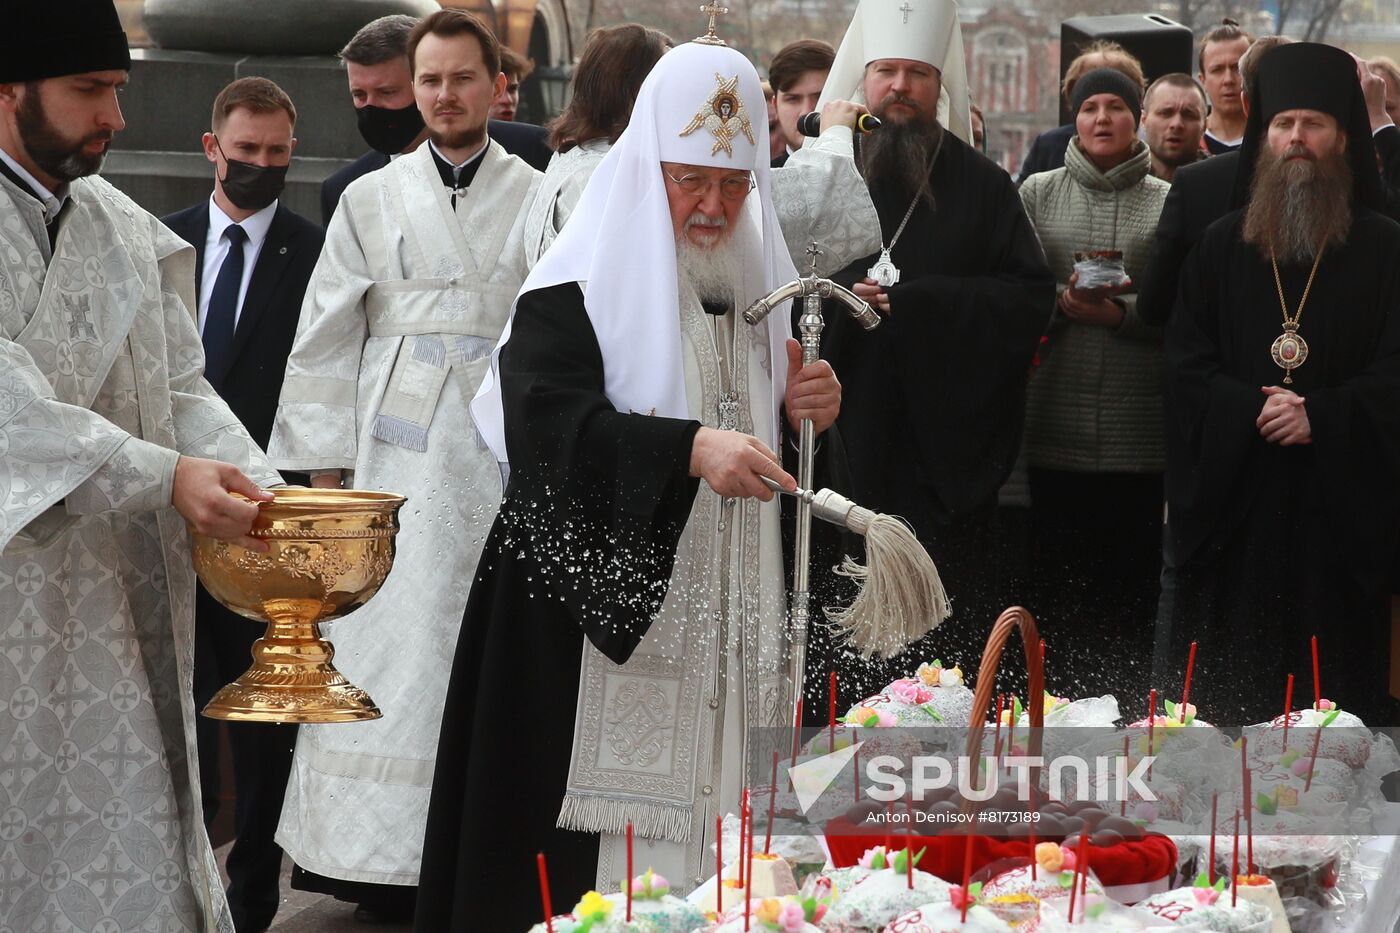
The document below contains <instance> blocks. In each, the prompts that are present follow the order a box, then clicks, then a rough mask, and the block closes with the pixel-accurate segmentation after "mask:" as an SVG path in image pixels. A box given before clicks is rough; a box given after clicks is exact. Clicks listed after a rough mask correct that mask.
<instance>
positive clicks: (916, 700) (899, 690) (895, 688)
mask: <svg viewBox="0 0 1400 933" xmlns="http://www.w3.org/2000/svg"><path fill="white" fill-rule="evenodd" d="M889 691H890V696H891V697H893V698H894V699H895V700H897V701H899V702H900V703H905V704H907V705H909V706H919V705H922V704H924V703H927V702H928V701H930V700H932V699H933V691H932V690H930V689H929V688H928V687H925V686H924V685H923V683H922V682H921V681H918V680H912V679H910V678H905V679H903V680H896V681H895V682H894V683H892V684H890V686H889Z"/></svg>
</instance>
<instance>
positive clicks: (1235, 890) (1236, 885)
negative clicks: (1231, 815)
mask: <svg viewBox="0 0 1400 933" xmlns="http://www.w3.org/2000/svg"><path fill="white" fill-rule="evenodd" d="M1239 893H1240V811H1239V810H1238V809H1236V810H1235V851H1234V854H1233V855H1231V856H1230V906H1231V907H1234V906H1235V901H1236V898H1238V897H1239Z"/></svg>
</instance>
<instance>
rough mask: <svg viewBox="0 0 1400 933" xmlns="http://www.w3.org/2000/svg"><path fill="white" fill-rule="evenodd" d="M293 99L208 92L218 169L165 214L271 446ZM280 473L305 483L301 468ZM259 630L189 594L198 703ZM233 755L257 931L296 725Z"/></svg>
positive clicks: (232, 862) (208, 339)
mask: <svg viewBox="0 0 1400 933" xmlns="http://www.w3.org/2000/svg"><path fill="white" fill-rule="evenodd" d="M295 126H296V108H295V106H294V105H293V104H292V101H291V98H289V97H288V96H287V95H286V94H285V93H284V92H283V91H282V89H281V88H280V87H278V86H277V85H276V84H274V83H272V82H271V81H269V80H267V79H266V78H240V79H238V80H237V81H234V82H233V83H232V84H230V85H229V86H228V87H226V88H224V89H223V90H222V91H220V92H219V95H218V97H216V98H215V99H214V111H213V117H212V120H211V124H210V132H208V133H205V134H204V140H203V142H204V154H205V156H206V157H207V158H208V159H209V161H210V162H212V163H213V164H214V192H213V194H212V195H211V196H210V198H209V199H208V200H206V201H201V202H200V203H199V204H196V205H195V206H193V207H190V208H187V209H186V210H183V211H180V212H178V213H175V214H171V215H170V216H169V217H166V218H164V221H165V224H166V225H167V226H169V227H170V229H171V230H173V231H175V233H176V234H178V235H179V236H180V237H181V238H183V239H184V240H186V241H187V242H189V243H190V244H192V245H193V246H194V248H195V252H196V258H195V264H194V269H195V288H196V292H197V294H198V297H199V305H198V324H199V329H200V336H201V339H202V342H203V344H204V354H205V360H206V362H205V370H204V372H205V377H206V378H207V379H208V380H209V382H210V384H211V385H212V386H213V387H214V389H215V391H217V392H218V393H219V394H220V395H221V396H222V397H223V399H224V400H225V401H226V402H228V405H229V407H230V408H231V409H233V413H234V414H235V415H237V416H238V420H239V421H241V422H242V423H243V426H244V427H246V428H247V429H248V433H249V434H250V435H252V437H253V439H254V440H255V441H257V442H258V444H259V445H261V446H263V447H266V446H267V439H268V435H270V434H271V433H272V420H273V418H274V417H275V416H276V414H277V396H278V393H279V392H280V391H281V388H282V374H283V371H284V370H285V369H286V366H287V355H288V354H289V353H291V350H292V339H293V338H294V337H295V336H296V329H297V320H298V318H299V317H300V315H301V301H302V297H303V294H304V293H305V291H306V283H307V280H309V279H310V278H311V270H312V269H314V268H315V266H316V257H317V256H319V255H320V252H321V245H322V242H323V241H324V239H325V237H324V234H323V233H322V232H321V228H320V227H318V226H316V225H315V224H314V223H312V222H311V221H309V220H306V219H305V218H303V217H301V216H299V215H297V214H295V213H293V212H292V211H291V210H289V209H288V208H287V207H286V206H285V205H283V204H281V203H279V202H278V196H279V195H280V194H281V192H282V185H283V181H284V180H285V178H286V175H287V166H288V164H289V163H290V162H291V158H292V152H293V150H294V149H295V148H296V142H297V141H296V139H295V138H294V136H293V135H292V134H293V132H294V130H295ZM286 478H287V480H288V481H289V482H293V483H305V482H306V481H307V480H306V477H305V476H303V475H301V474H288V475H287V477H286ZM257 636H258V631H257V629H256V627H255V626H251V625H249V624H248V623H247V621H246V620H244V619H242V618H240V617H239V616H237V615H235V614H233V613H232V612H230V611H229V610H227V609H225V608H224V607H223V606H222V605H221V604H219V603H218V602H217V601H216V600H215V599H214V598H213V597H211V596H210V595H209V593H208V592H206V591H205V589H204V587H203V586H200V587H199V588H198V590H197V593H196V597H195V668H194V698H195V704H196V706H197V707H203V706H204V704H205V703H207V702H208V701H209V700H210V699H211V698H212V697H213V695H214V693H215V692H217V691H218V689H219V688H220V687H222V686H223V685H224V684H226V683H228V682H229V681H230V680H232V679H233V678H235V677H237V676H238V675H239V674H241V673H242V672H243V670H244V669H245V668H247V666H248V656H249V650H250V648H251V647H252V644H253V640H254V639H255V638H256V637H257ZM227 729H228V737H229V746H230V748H231V749H232V751H233V773H234V786H235V790H234V794H235V798H236V809H235V816H234V830H235V839H234V844H233V849H232V850H231V851H230V852H229V856H228V873H229V889H228V898H229V908H230V910H231V911H232V912H233V920H234V925H235V926H236V927H237V930H238V933H249V931H253V933H257V931H261V930H265V929H267V927H268V924H270V923H271V922H272V918H273V916H274V914H275V913H276V911H277V904H278V901H279V892H278V875H279V873H280V870H281V865H282V850H281V849H280V848H279V847H278V846H277V843H276V842H275V841H274V839H273V836H274V834H275V833H276V831H277V817H278V814H280V813H281V812H282V793H283V790H284V789H285V788H286V786H287V775H288V773H289V772H290V770H291V765H292V747H293V745H294V743H295V742H296V727H295V726H283V725H270V724H266V723H228V724H227ZM219 730H220V723H219V722H218V721H217V720H213V719H206V718H203V717H200V718H199V719H198V721H197V723H196V729H195V732H196V737H197V739H198V745H199V771H200V783H201V785H202V788H201V789H202V796H203V799H204V822H205V825H206V826H208V825H209V824H210V823H212V822H213V820H214V817H215V815H216V814H217V812H218V807H219V802H220V797H221V795H220V792H219V778H220V768H219Z"/></svg>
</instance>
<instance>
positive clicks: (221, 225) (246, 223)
mask: <svg viewBox="0 0 1400 933" xmlns="http://www.w3.org/2000/svg"><path fill="white" fill-rule="evenodd" d="M276 213H277V202H276V201H273V202H272V203H271V204H269V205H268V206H267V207H264V208H263V209H262V210H260V211H258V212H257V213H256V214H252V215H250V216H248V217H245V218H244V219H243V220H239V221H235V220H233V219H232V218H231V217H229V215H227V214H225V213H224V209H223V208H221V207H219V202H218V201H215V200H214V196H213V195H212V194H211V195H210V196H209V240H210V242H212V243H217V242H219V238H220V237H222V236H223V235H224V231H225V230H226V229H228V228H229V227H231V226H233V225H234V224H235V223H237V224H238V226H240V227H242V228H243V232H244V233H246V234H248V243H249V244H250V245H251V246H253V247H254V248H255V249H256V248H257V247H260V246H262V242H263V240H266V239H267V231H268V230H269V229H271V227H272V217H273V215H274V214H276Z"/></svg>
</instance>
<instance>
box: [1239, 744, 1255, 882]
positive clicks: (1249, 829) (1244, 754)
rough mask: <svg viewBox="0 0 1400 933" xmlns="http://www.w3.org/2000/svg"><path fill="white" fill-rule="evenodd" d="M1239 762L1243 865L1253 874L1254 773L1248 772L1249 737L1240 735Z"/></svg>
mask: <svg viewBox="0 0 1400 933" xmlns="http://www.w3.org/2000/svg"><path fill="white" fill-rule="evenodd" d="M1240 763H1241V764H1242V765H1243V766H1244V826H1245V843H1246V845H1247V846H1248V853H1249V855H1248V857H1247V858H1246V859H1245V865H1246V866H1247V867H1248V869H1249V873H1250V874H1251V875H1252V874H1254V775H1252V774H1250V773H1249V739H1248V738H1246V737H1245V736H1243V735H1242V736H1240Z"/></svg>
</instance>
